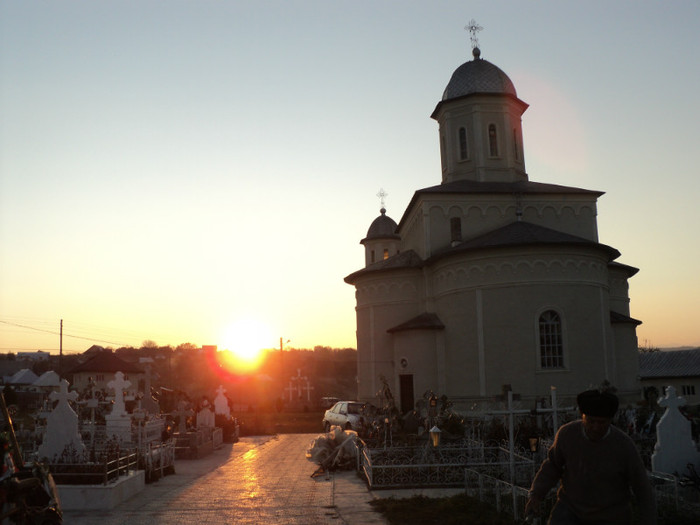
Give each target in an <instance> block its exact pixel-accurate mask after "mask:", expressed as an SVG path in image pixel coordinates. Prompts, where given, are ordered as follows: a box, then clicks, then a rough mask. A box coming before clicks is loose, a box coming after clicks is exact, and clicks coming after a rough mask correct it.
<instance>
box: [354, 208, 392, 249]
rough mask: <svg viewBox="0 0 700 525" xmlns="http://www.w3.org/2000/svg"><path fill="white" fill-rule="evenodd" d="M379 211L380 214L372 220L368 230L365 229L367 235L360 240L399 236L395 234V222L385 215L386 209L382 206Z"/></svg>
mask: <svg viewBox="0 0 700 525" xmlns="http://www.w3.org/2000/svg"><path fill="white" fill-rule="evenodd" d="M380 211H381V215H380V216H379V217H377V218H376V219H374V220H373V221H372V224H371V225H370V227H369V230H367V237H365V238H364V239H362V242H364V241H371V240H373V239H400V238H401V237H399V235H397V234H396V228H397V224H396V222H395V221H394V219H392V218H391V217H388V216H387V215H386V209H384V208H382V209H381V210H380Z"/></svg>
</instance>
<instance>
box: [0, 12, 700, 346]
mask: <svg viewBox="0 0 700 525" xmlns="http://www.w3.org/2000/svg"><path fill="white" fill-rule="evenodd" d="M472 18H474V19H476V21H477V22H478V23H479V24H480V25H481V26H483V31H481V32H480V33H479V35H478V37H479V47H480V48H481V51H482V58H484V59H486V60H489V61H490V62H492V63H494V64H496V65H497V66H499V67H500V68H501V69H503V70H504V71H505V72H506V73H507V74H508V75H509V77H510V78H511V80H512V81H513V83H514V84H515V87H516V89H517V91H518V96H519V98H521V99H522V100H524V101H525V102H527V103H528V104H530V108H529V109H528V110H527V111H526V112H525V115H524V116H523V132H524V148H525V161H526V166H527V171H528V174H529V176H530V180H532V181H536V182H546V183H553V184H562V185H568V186H576V187H581V188H586V189H591V190H600V191H604V192H605V195H603V196H602V197H601V198H600V200H599V203H598V231H599V237H600V241H601V242H602V243H605V244H608V245H610V246H613V247H615V248H617V249H618V250H619V251H620V252H621V253H622V256H621V257H620V258H619V259H618V261H619V262H622V263H624V264H628V265H631V266H634V267H637V268H639V269H640V272H639V273H638V274H637V275H636V276H635V277H633V278H632V279H631V280H630V296H631V315H632V317H635V318H637V319H640V320H642V321H643V322H644V324H643V325H641V326H640V327H639V329H638V331H637V334H638V337H639V341H640V343H641V344H649V345H653V346H661V347H676V346H683V345H688V346H690V345H692V346H700V322H699V321H700V320H699V319H698V312H700V277H698V269H697V268H698V261H700V241H699V240H698V239H699V237H698V233H697V229H698V227H699V226H700V205H699V203H698V198H699V197H700V172H699V171H698V168H697V166H698V161H697V160H696V159H695V157H694V155H695V153H697V152H698V149H699V148H698V139H700V96H698V86H700V67H699V66H698V51H699V50H700V32H698V29H697V26H698V22H700V2H697V1H696V0H685V1H683V0H679V1H674V2H658V1H653V2H652V1H637V2H622V1H619V2H616V1H609V0H607V1H588V2H559V1H542V2H524V1H523V2H516V1H498V0H496V1H488V2H487V1H478V2H477V1H475V2H465V1H463V0H462V1H440V0H436V1H431V2H427V1H426V2H406V1H372V2H370V1H362V0H359V1H352V2H350V1H334V2H329V1H328V0H324V1H321V0H319V1H289V0H281V1H266V0H258V1H245V2H244V1H224V0H216V1H209V0H198V1H190V0H188V1H181V0H169V1H167V2H163V1H150V0H134V1H125V0H119V1H111V0H101V1H99V2H95V1H87V0H86V1H70V0H61V1H56V2H54V1H42V2H38V1H31V0H22V1H14V0H6V1H4V2H2V3H0V352H10V351H11V352H17V351H31V350H39V349H41V350H45V351H51V352H52V353H57V352H58V348H59V338H58V336H57V335H56V334H57V332H58V330H59V322H60V319H63V321H64V334H65V336H64V340H63V348H64V351H65V352H82V351H84V350H85V349H87V348H88V347H89V346H91V345H92V344H100V345H102V346H112V347H116V346H122V345H133V346H140V345H141V343H142V342H143V341H144V340H153V341H155V342H157V343H158V344H161V345H168V344H170V345H173V346H175V345H178V344H180V343H185V342H191V343H195V344H198V345H203V344H217V345H219V347H221V348H227V347H229V346H232V345H236V344H243V341H244V340H245V341H247V342H246V344H257V345H260V346H262V347H275V346H278V345H279V338H280V337H283V338H284V340H285V341H287V340H289V343H287V344H288V345H289V346H291V347H295V348H312V347H313V346H315V345H324V346H332V347H355V345H356V341H355V312H354V307H355V299H354V288H353V287H351V286H349V285H347V284H345V283H344V282H343V277H345V276H346V275H348V274H349V273H351V272H353V271H355V270H357V269H359V268H361V267H362V266H363V265H364V251H363V247H362V246H361V245H360V244H359V241H360V239H362V238H363V237H364V236H365V234H366V233H367V228H368V227H369V225H370V223H371V222H372V220H373V219H374V218H375V217H376V216H377V215H378V214H379V207H380V204H379V199H378V198H377V196H376V195H377V193H378V192H379V190H380V188H384V190H385V191H386V192H387V193H388V197H387V199H386V207H387V214H388V215H389V216H391V217H392V218H393V219H394V220H396V221H397V222H398V220H399V219H400V218H401V215H402V213H403V211H404V210H405V208H406V206H407V204H408V202H409V200H410V199H411V196H412V195H413V192H414V191H416V190H417V189H420V188H424V187H428V186H433V185H436V184H439V183H440V180H441V173H440V160H439V150H438V140H437V139H438V127H437V123H436V122H434V121H433V120H431V119H430V118H429V116H430V114H431V112H432V110H433V109H434V107H435V105H436V104H437V102H438V101H439V100H440V97H441V96H442V92H443V90H444V88H445V86H446V85H447V82H448V81H449V79H450V76H451V74H452V72H453V71H454V70H455V69H456V68H457V67H458V66H459V65H460V64H462V63H463V62H465V61H467V60H469V59H471V48H470V42H469V34H468V33H467V32H466V31H465V30H464V26H465V25H467V23H468V21H469V20H470V19H472ZM248 332H252V334H250V333H248Z"/></svg>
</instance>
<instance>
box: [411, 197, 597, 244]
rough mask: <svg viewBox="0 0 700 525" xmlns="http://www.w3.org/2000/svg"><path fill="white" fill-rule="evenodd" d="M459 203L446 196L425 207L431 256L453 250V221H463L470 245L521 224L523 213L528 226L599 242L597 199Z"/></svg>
mask: <svg viewBox="0 0 700 525" xmlns="http://www.w3.org/2000/svg"><path fill="white" fill-rule="evenodd" d="M456 201H457V199H456V198H455V196H454V195H445V196H441V197H439V198H436V199H431V200H424V201H423V202H422V203H421V205H422V207H423V209H425V210H427V214H428V216H429V226H428V227H429V228H430V232H431V234H430V239H426V240H429V242H430V255H432V254H434V253H436V252H438V251H440V250H444V249H446V248H448V247H450V246H451V244H452V235H451V231H452V229H451V225H450V219H451V218H453V217H458V218H460V219H461V225H462V241H467V240H469V239H473V238H475V237H478V236H480V235H483V234H485V233H488V232H490V231H493V230H495V229H498V228H501V227H503V226H507V225H508V224H512V223H513V222H515V221H516V220H517V212H518V210H519V209H520V210H521V211H522V218H523V220H524V221H525V222H530V223H532V224H537V225H540V226H544V227H546V228H551V229H553V230H557V231H561V232H564V233H568V234H569V235H576V236H577V237H582V238H584V239H588V240H590V241H593V242H597V241H598V233H597V226H596V216H595V213H596V212H595V208H596V206H595V200H593V199H586V200H581V201H577V202H554V201H548V200H541V199H540V200H531V199H528V198H525V197H523V198H520V199H516V197H514V196H512V195H498V196H491V197H490V198H489V199H484V198H483V197H480V198H478V197H475V196H466V195H465V196H463V197H462V198H461V199H460V200H459V201H457V202H456ZM413 240H417V239H413ZM409 241H411V239H407V241H406V242H405V244H408V242H409ZM411 248H413V246H411ZM404 249H405V248H404ZM413 249H415V248H413Z"/></svg>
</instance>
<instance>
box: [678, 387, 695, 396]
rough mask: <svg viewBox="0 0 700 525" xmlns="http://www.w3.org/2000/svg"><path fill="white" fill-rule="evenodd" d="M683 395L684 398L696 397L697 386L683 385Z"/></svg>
mask: <svg viewBox="0 0 700 525" xmlns="http://www.w3.org/2000/svg"><path fill="white" fill-rule="evenodd" d="M681 394H682V395H684V396H694V395H695V385H681Z"/></svg>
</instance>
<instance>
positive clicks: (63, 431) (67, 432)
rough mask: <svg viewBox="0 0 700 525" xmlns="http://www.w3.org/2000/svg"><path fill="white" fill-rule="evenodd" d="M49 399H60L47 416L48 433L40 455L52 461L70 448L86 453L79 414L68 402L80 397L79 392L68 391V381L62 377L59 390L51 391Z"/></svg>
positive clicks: (79, 452) (39, 451)
mask: <svg viewBox="0 0 700 525" xmlns="http://www.w3.org/2000/svg"><path fill="white" fill-rule="evenodd" d="M49 399H50V400H51V401H58V404H57V405H56V408H54V409H53V410H52V411H51V413H50V414H49V415H48V416H47V418H46V435H45V436H44V441H43V442H42V443H41V446H40V447H39V450H38V454H39V457H40V458H48V460H49V461H52V460H54V459H58V458H59V457H60V456H61V454H63V452H64V451H67V450H70V449H74V450H75V452H76V453H77V454H78V455H82V454H84V453H85V445H84V444H83V440H82V439H81V438H80V431H79V429H78V414H76V413H75V411H74V410H73V409H72V408H71V406H70V405H69V404H68V401H69V400H70V401H76V400H77V399H78V393H77V392H68V381H66V380H65V379H62V380H61V382H60V384H59V391H58V392H51V394H49Z"/></svg>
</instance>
